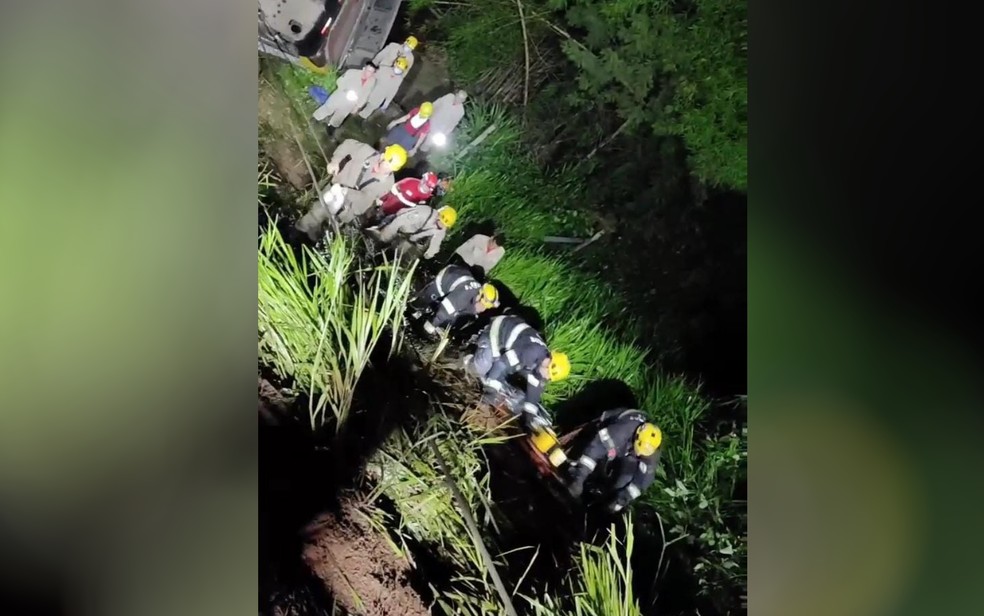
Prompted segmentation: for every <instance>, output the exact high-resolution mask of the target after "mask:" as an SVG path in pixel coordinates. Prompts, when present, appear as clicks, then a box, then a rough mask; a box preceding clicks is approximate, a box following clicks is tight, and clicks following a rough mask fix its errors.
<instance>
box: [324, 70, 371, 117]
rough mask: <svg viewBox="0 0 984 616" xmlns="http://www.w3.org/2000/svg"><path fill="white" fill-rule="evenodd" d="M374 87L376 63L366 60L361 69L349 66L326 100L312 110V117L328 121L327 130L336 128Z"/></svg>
mask: <svg viewBox="0 0 984 616" xmlns="http://www.w3.org/2000/svg"><path fill="white" fill-rule="evenodd" d="M375 87H376V65H375V64H373V63H372V62H366V64H365V66H363V67H362V69H361V70H360V69H357V68H350V69H349V70H347V71H345V74H344V75H342V76H341V77H339V79H338V85H337V87H336V88H335V91H334V92H332V94H331V96H330V97H328V100H327V101H325V103H324V104H323V105H321V106H320V107H318V108H317V109H315V110H314V119H315V120H317V121H319V122H325V121H327V122H328V128H329V132H331V131H333V130H334V129H336V128H338V127H339V126H341V125H342V122H344V121H345V118H347V117H349V115H350V114H352V113H355V111H356V110H357V109H359V108H361V107H362V106H363V105H365V104H366V101H367V100H369V95H370V94H372V91H373V89H374V88H375Z"/></svg>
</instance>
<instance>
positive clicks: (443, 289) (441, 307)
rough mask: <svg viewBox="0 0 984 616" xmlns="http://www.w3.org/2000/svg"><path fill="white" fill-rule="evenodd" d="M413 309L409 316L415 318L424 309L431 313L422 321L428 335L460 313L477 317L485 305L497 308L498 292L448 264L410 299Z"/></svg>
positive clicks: (449, 324) (486, 308)
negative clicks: (411, 315) (428, 318)
mask: <svg viewBox="0 0 984 616" xmlns="http://www.w3.org/2000/svg"><path fill="white" fill-rule="evenodd" d="M410 306H411V307H412V308H414V309H415V311H416V312H414V314H413V317H414V318H417V319H419V318H420V317H421V316H422V314H423V313H424V312H425V311H433V313H434V316H433V317H432V318H431V319H430V320H429V321H425V322H424V330H425V331H426V332H427V333H428V334H431V335H433V334H435V333H437V330H438V328H443V327H444V326H446V325H447V326H451V325H454V322H455V321H456V320H458V318H459V317H462V316H478V315H480V314H482V313H483V312H485V311H486V310H488V309H489V308H498V307H499V291H498V290H497V289H496V288H495V287H494V286H493V285H491V284H488V283H486V284H482V283H480V282H478V281H477V280H475V277H474V276H472V275H471V272H469V271H468V270H467V269H465V268H464V267H461V266H458V265H449V266H447V267H445V268H444V269H442V270H441V271H440V272H438V274H437V276H436V277H435V278H434V280H432V281H430V282H429V283H427V286H426V287H424V288H423V289H422V290H421V291H420V293H418V294H417V296H416V297H415V298H414V299H413V300H412V301H411V302H410Z"/></svg>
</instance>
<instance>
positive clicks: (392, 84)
mask: <svg viewBox="0 0 984 616" xmlns="http://www.w3.org/2000/svg"><path fill="white" fill-rule="evenodd" d="M409 66H410V64H409V62H408V61H407V59H406V58H403V57H400V58H397V59H396V61H395V62H394V63H393V65H392V66H385V67H381V68H380V70H379V71H377V72H376V85H375V86H374V87H373V89H372V92H370V93H369V97H368V98H367V99H366V104H365V106H363V107H362V109H361V110H360V111H359V117H360V118H362V119H363V120H368V119H369V116H371V115H372V114H373V113H375V112H376V111H385V110H386V108H387V107H389V106H390V103H392V102H393V97H394V96H396V93H397V92H398V91H399V90H400V86H401V85H403V79H404V78H405V77H406V76H407V71H408V70H410V69H409Z"/></svg>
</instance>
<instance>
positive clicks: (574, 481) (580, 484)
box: [567, 462, 591, 498]
mask: <svg viewBox="0 0 984 616" xmlns="http://www.w3.org/2000/svg"><path fill="white" fill-rule="evenodd" d="M590 474H591V471H589V470H588V469H587V468H585V467H584V466H581V465H580V464H578V463H577V462H574V463H572V464H571V468H570V470H569V477H570V479H569V483H568V484H567V491H568V492H570V493H571V496H572V497H573V498H581V494H582V493H583V492H584V482H585V480H587V478H588V475H590Z"/></svg>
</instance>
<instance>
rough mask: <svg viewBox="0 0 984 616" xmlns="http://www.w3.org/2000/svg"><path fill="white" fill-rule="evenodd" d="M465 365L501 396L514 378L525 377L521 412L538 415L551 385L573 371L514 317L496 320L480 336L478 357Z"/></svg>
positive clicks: (468, 360) (466, 360) (565, 361)
mask: <svg viewBox="0 0 984 616" xmlns="http://www.w3.org/2000/svg"><path fill="white" fill-rule="evenodd" d="M465 364H466V367H468V368H469V369H471V370H472V371H473V372H474V373H475V374H476V375H477V376H478V377H479V378H480V379H482V382H483V383H484V384H485V386H486V387H488V388H489V389H492V390H495V391H497V392H502V391H503V390H504V388H505V381H506V379H507V378H509V377H510V376H513V375H517V376H520V377H523V378H524V379H525V380H526V394H525V396H524V397H523V399H522V402H521V405H520V406H521V409H520V410H521V411H523V412H527V413H530V414H534V415H535V414H537V413H538V412H539V404H540V398H541V397H542V396H543V390H544V388H545V387H546V385H547V383H549V382H551V381H562V380H564V379H566V378H567V376H568V375H569V374H570V371H571V364H570V360H569V359H568V358H567V355H566V354H564V353H559V352H556V351H553V352H551V351H550V349H549V348H547V343H546V342H544V341H543V336H541V335H540V333H539V332H538V331H536V330H535V329H533V328H532V327H531V326H530V325H529V324H528V323H526V322H525V321H524V320H523V319H521V318H520V317H517V316H513V315H503V316H498V317H495V318H494V319H492V322H491V323H489V325H488V326H487V327H486V328H485V329H484V330H483V331H482V333H480V334H479V335H478V340H477V341H476V347H475V354H474V355H470V356H468V357H466V358H465ZM514 412H516V413H517V414H518V412H519V411H515V410H514Z"/></svg>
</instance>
